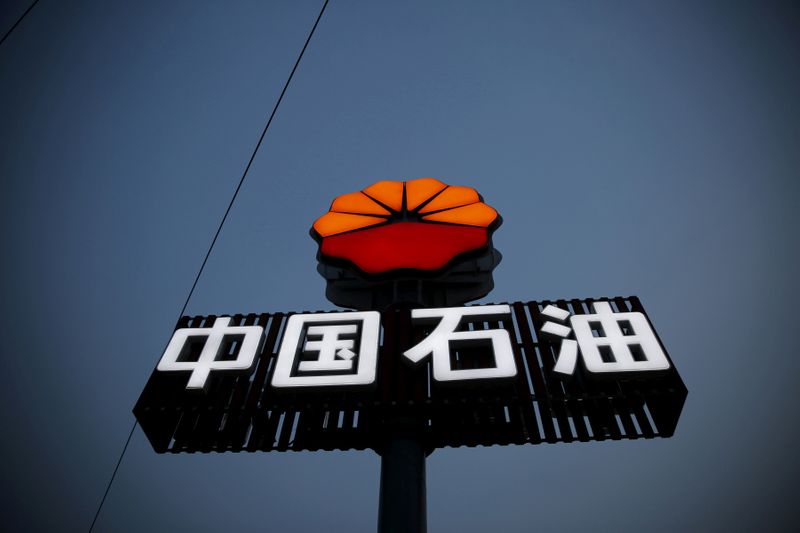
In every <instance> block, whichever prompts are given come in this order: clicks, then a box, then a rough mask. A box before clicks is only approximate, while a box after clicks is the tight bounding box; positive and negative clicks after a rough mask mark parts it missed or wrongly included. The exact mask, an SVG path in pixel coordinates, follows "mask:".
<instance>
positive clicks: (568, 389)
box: [134, 297, 686, 452]
mask: <svg viewBox="0 0 800 533" xmlns="http://www.w3.org/2000/svg"><path fill="white" fill-rule="evenodd" d="M236 328H239V329H236ZM562 328H563V329H562ZM601 328H602V329H601ZM615 328H618V329H615ZM261 331H263V333H261ZM247 332H252V333H250V335H251V337H250V338H249V339H248V338H245V337H244V335H245V334H246V333H247ZM255 339H257V342H256V340H255ZM573 343H574V349H573V348H572V347H571V346H573ZM256 345H257V346H258V348H257V349H256V350H255V352H253V351H251V350H252V347H253V346H256ZM603 346H607V348H603ZM176 353H177V354H178V356H175V355H174V354H176ZM209 354H216V356H215V361H216V359H222V360H225V359H227V360H229V362H232V361H237V362H236V365H237V366H238V368H231V367H228V368H224V367H222V366H220V364H218V363H216V362H215V361H212V360H211V356H210V355H209ZM175 362H177V363H180V365H181V366H173V365H174V363H175ZM219 363H222V361H220V362H219ZM200 376H205V382H203V383H202V384H201V383H200V380H199V377H200ZM192 385H195V387H194V388H193V387H192ZM200 385H202V387H200ZM201 390H202V391H203V392H201ZM685 398H686V388H685V386H684V385H683V382H682V381H681V379H680V376H679V375H678V373H677V371H676V370H675V368H674V366H673V365H672V363H671V361H670V360H669V357H668V355H667V351H666V349H665V348H664V346H663V344H662V343H661V341H660V340H659V339H658V337H657V335H656V333H655V329H654V328H653V325H652V324H651V322H650V320H649V319H648V318H647V314H646V312H645V310H644V308H643V307H642V304H641V302H639V300H638V299H637V298H635V297H631V298H602V299H596V300H556V301H544V302H515V303H509V304H495V305H475V306H466V307H455V308H426V309H394V310H384V311H382V312H380V313H378V312H376V311H367V312H346V311H344V312H329V313H309V314H304V313H300V314H291V313H274V314H266V313H265V314H250V315H232V316H230V317H219V316H197V317H183V318H182V319H181V320H180V322H179V323H178V325H177V328H176V330H175V334H174V336H173V340H172V342H170V347H169V348H168V350H167V352H165V354H164V356H163V357H162V360H161V362H159V364H158V365H157V367H156V368H155V369H154V371H153V373H152V375H151V377H150V379H149V380H148V383H147V385H146V386H145V389H144V391H143V392H142V395H141V397H140V399H139V401H138V402H137V405H136V407H135V409H134V412H135V413H136V417H137V419H138V420H139V422H140V424H141V427H142V429H143V430H144V431H145V434H146V435H147V436H148V438H149V439H150V442H151V443H152V445H153V447H154V448H155V449H156V450H157V451H159V452H166V451H170V452H191V451H237V450H250V451H255V450H265V451H266V450H315V449H363V448H372V447H376V446H378V445H379V443H380V439H381V438H382V435H383V434H384V433H383V431H384V424H385V423H386V420H388V418H390V417H392V416H395V415H396V414H402V415H404V416H412V415H413V416H414V417H420V418H421V419H422V420H424V421H425V422H426V426H425V430H424V432H423V435H422V438H423V440H424V442H425V443H426V447H427V449H434V448H438V447H442V446H465V445H475V444H484V445H490V444H512V443H516V444H524V443H530V444H537V443H540V442H571V441H573V440H582V441H586V440H604V439H620V438H625V439H637V438H649V437H654V436H661V437H666V436H670V435H671V434H672V433H673V431H674V429H675V426H676V424H677V421H678V417H679V415H680V412H681V409H682V406H683V403H684V400H685Z"/></svg>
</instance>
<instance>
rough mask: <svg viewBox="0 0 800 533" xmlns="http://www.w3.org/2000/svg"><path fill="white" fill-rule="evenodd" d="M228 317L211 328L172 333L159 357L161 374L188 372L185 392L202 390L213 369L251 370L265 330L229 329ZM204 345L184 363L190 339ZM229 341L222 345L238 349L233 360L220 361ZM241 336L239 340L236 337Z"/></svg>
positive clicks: (188, 329) (178, 330) (221, 318)
mask: <svg viewBox="0 0 800 533" xmlns="http://www.w3.org/2000/svg"><path fill="white" fill-rule="evenodd" d="M230 323H231V318H230V317H228V316H223V317H219V318H217V319H216V320H215V321H214V325H213V326H212V327H210V328H181V329H177V330H175V333H174V334H173V335H172V339H171V340H170V341H169V344H168V345H167V349H166V350H165V351H164V355H163V356H161V361H159V362H158V366H157V367H156V368H157V369H158V370H159V371H161V372H175V371H178V372H187V371H191V373H192V375H191V376H190V377H189V382H188V383H187V385H186V388H187V389H203V388H204V387H205V385H206V380H207V379H208V375H209V373H210V372H211V371H212V370H220V371H240V372H246V371H249V370H250V369H251V368H252V367H253V361H254V360H255V357H256V354H257V353H258V350H259V348H260V347H261V337H262V333H263V332H264V328H262V327H261V326H230ZM203 337H205V344H204V345H203V349H202V351H201V352H200V356H199V357H198V358H197V361H185V360H181V359H183V358H182V357H181V355H182V354H183V353H184V350H185V349H186V348H187V342H189V341H190V339H202V338H203ZM225 337H228V340H230V341H232V342H231V343H230V344H228V345H225V347H227V346H233V345H234V344H233V341H237V342H238V344H239V346H238V350H237V351H236V352H235V354H234V355H235V358H234V359H230V360H220V356H221V355H223V354H222V353H221V352H222V350H223V347H224V346H223V341H224V340H226V339H225ZM239 337H240V338H239Z"/></svg>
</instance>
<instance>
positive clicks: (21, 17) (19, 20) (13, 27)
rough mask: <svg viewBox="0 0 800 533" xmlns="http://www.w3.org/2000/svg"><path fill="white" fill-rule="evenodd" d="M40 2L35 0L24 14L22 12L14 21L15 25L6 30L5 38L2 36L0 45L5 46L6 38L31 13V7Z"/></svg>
mask: <svg viewBox="0 0 800 533" xmlns="http://www.w3.org/2000/svg"><path fill="white" fill-rule="evenodd" d="M38 3H39V0H33V3H32V4H31V5H30V6H28V9H26V10H25V13H23V14H22V15H21V16H20V17H19V18H18V19H17V21H16V22H15V23H14V25H13V26H11V28H9V30H8V31H7V32H6V34H5V35H3V38H2V39H0V46H3V43H4V42H6V39H8V36H9V35H11V32H13V31H14V30H15V29H16V28H17V26H19V23H20V22H22V19H24V18H25V16H26V15H27V14H28V13H30V12H31V9H33V6H35V5H36V4H38Z"/></svg>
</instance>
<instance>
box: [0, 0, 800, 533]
mask: <svg viewBox="0 0 800 533" xmlns="http://www.w3.org/2000/svg"><path fill="white" fill-rule="evenodd" d="M322 3H323V2H322V0H314V1H305V0H303V1H294V2H293V1H269V2H267V1H261V2H259V1H255V0H252V1H241V2H210V1H202V2H200V1H194V2H190V1H183V2H179V1H175V2H171V1H159V2H156V1H141V2H123V1H120V0H111V1H102V2H101V1H97V0H94V1H73V2H58V1H54V0H41V1H40V2H39V3H38V4H37V5H36V6H35V7H34V8H33V9H32V10H31V11H30V13H29V14H28V15H27V16H26V17H25V18H24V20H22V22H21V23H20V24H19V26H17V28H16V29H15V30H14V31H13V33H11V35H10V36H9V37H8V39H6V41H5V42H3V43H2V45H0V139H2V144H1V145H0V177H2V180H0V187H2V189H0V217H2V218H1V219H0V220H1V221H2V222H1V224H2V225H1V226H0V227H2V231H1V232H0V246H2V248H1V249H2V260H1V261H0V265H2V276H0V283H1V284H2V290H1V292H0V294H1V295H2V298H0V302H2V303H1V304H0V318H1V319H2V328H0V332H1V333H2V336H3V337H2V343H0V365H1V366H0V380H2V386H0V420H1V421H2V428H3V429H2V438H1V439H0V450H1V451H2V459H3V460H2V466H0V473H1V474H0V493H1V494H2V495H3V497H2V500H0V501H2V503H0V517H2V521H3V526H2V529H3V530H6V531H86V530H88V528H89V526H90V524H91V522H92V519H93V517H94V515H95V512H96V510H97V508H98V505H99V503H100V500H101V498H102V496H103V492H104V491H105V488H106V485H107V483H108V481H109V478H110V476H111V473H112V471H113V469H114V466H115V464H116V462H117V459H118V457H119V454H120V452H121V451H122V447H123V445H124V444H125V439H126V438H127V436H128V433H129V431H130V428H131V425H132V424H133V421H134V418H133V414H132V412H131V409H132V408H133V405H134V403H135V402H136V399H137V398H138V396H139V393H140V392H141V390H142V388H143V387H144V385H145V383H146V381H147V379H148V377H149V375H150V373H151V372H152V370H153V368H154V366H155V364H156V363H157V361H158V359H159V357H160V356H161V353H162V351H163V349H164V346H165V344H166V342H167V341H168V340H169V338H170V336H171V334H172V330H173V327H174V325H175V321H176V319H177V318H178V314H179V312H180V310H181V307H182V305H183V302H184V300H185V299H186V297H187V295H188V293H189V290H190V288H191V285H192V282H193V280H194V277H195V275H196V274H197V271H198V269H199V268H200V265H201V263H202V260H203V257H204V256H205V253H206V251H207V249H208V246H209V244H210V242H211V239H212V237H213V235H214V232H215V231H216V228H217V226H218V224H219V222H220V219H221V218H222V215H223V213H224V212H225V209H226V207H227V205H228V202H229V201H230V198H231V195H232V194H233V192H234V190H235V188H236V185H237V183H238V180H239V178H240V177H241V175H242V172H243V170H244V168H245V166H246V164H247V161H248V159H249V158H250V155H251V154H252V152H253V149H254V147H255V144H256V142H257V141H258V137H259V135H260V134H261V131H262V129H263V127H264V125H265V123H266V120H267V118H268V116H269V113H270V112H271V111H272V109H273V106H274V105H275V102H276V100H277V98H278V95H279V94H280V92H281V89H282V88H283V86H284V83H285V82H286V79H287V77H288V76H289V73H290V71H291V69H292V66H293V65H294V62H295V60H296V59H297V56H298V54H299V52H300V49H301V48H302V46H303V43H304V42H305V40H306V38H307V36H308V33H309V31H310V29H311V27H312V25H313V23H314V21H315V19H316V17H317V15H318V14H319V11H320V8H321V7H322ZM29 5H30V0H4V1H3V2H2V6H1V7H0V36H1V35H4V34H5V33H6V31H7V30H8V29H9V28H11V26H12V25H13V24H14V23H15V22H16V21H17V19H18V18H19V17H20V15H21V14H22V13H23V12H24V11H25V10H26V9H27V7H28V6H29ZM798 95H800V10H798V7H797V4H796V3H792V2H732V1H719V2H710V1H697V2H651V1H627V2H612V1H609V2H539V1H536V2H522V1H519V2H507V1H498V2H477V1H461V2H456V1H452V2H444V1H441V2H424V1H407V2H385V1H377V2H367V1H350V0H331V1H330V3H329V5H328V6H327V9H326V11H325V13H324V15H323V17H322V19H321V21H320V23H319V26H318V28H317V30H316V33H315V35H314V37H313V39H312V40H311V42H310V44H309V47H308V49H307V50H306V53H305V56H304V57H303V59H302V61H301V63H300V65H299V68H298V70H297V72H296V74H295V76H294V78H293V80H292V83H291V85H290V86H289V88H288V90H287V92H286V95H285V97H284V99H283V102H282V104H281V106H280V108H279V109H278V112H277V114H276V116H275V119H274V121H273V123H272V125H271V127H270V129H269V131H268V133H267V136H266V138H265V140H264V143H263V145H262V146H261V148H260V150H259V151H258V153H257V156H256V158H255V161H254V163H253V166H252V168H251V169H250V171H249V173H248V176H247V179H246V181H245V183H244V186H243V188H242V190H241V192H240V194H239V196H238V198H237V200H236V203H235V204H234V206H233V209H232V211H231V214H230V216H229V218H228V220H227V222H226V224H225V226H224V228H223V230H222V233H221V234H220V237H219V240H218V242H217V244H216V246H215V247H214V250H213V253H212V255H211V257H210V259H209V262H208V264H207V266H206V268H205V271H204V272H203V275H202V277H201V278H200V281H199V284H198V286H197V289H196V290H195V293H194V295H193V297H192V299H191V301H190V302H189V306H188V309H187V313H188V314H203V315H206V314H218V315H220V314H234V313H248V312H275V311H292V310H293V311H303V310H318V309H326V310H328V309H333V308H334V307H333V305H332V304H330V303H329V302H327V300H326V299H325V295H324V289H325V284H324V280H323V279H322V278H321V277H320V276H319V275H318V274H317V272H316V270H315V268H316V260H315V254H316V243H315V242H314V241H313V240H312V239H311V238H310V237H309V235H308V231H309V228H310V226H311V224H312V223H313V221H314V220H315V219H316V218H317V217H318V216H320V215H322V214H323V213H324V212H325V211H326V210H327V209H328V207H329V205H330V201H331V200H332V199H333V198H334V197H335V196H337V195H339V194H343V193H346V192H351V191H356V190H360V189H362V188H364V187H366V186H368V185H370V184H371V183H373V182H375V181H378V180H381V179H390V180H407V179H414V178H419V177H426V176H430V177H435V178H438V179H440V180H442V181H444V182H446V183H450V184H456V185H468V186H472V187H475V188H476V189H477V190H478V191H480V192H481V194H482V195H483V197H484V198H485V200H486V202H487V203H489V204H490V205H492V206H493V207H495V208H496V209H497V210H498V211H499V212H500V213H501V215H502V217H503V221H504V222H503V225H502V227H500V229H499V230H498V231H497V232H496V233H495V235H494V244H495V246H496V247H497V249H499V250H500V251H501V252H502V254H503V261H502V263H501V264H500V266H499V267H498V268H497V270H496V271H495V275H494V279H495V289H494V291H493V292H492V293H491V294H490V295H489V296H488V297H487V298H485V299H483V300H481V301H482V302H509V301H520V300H522V301H528V300H543V299H557V298H589V297H603V296H629V295H636V296H638V297H639V298H641V300H642V303H643V304H644V306H645V308H646V309H647V311H648V314H649V316H650V318H651V320H652V321H653V324H654V325H655V328H656V329H657V331H658V333H659V335H660V337H661V339H662V340H663V342H664V345H665V346H666V348H667V350H668V351H669V354H670V356H671V358H672V361H673V362H674V364H675V366H676V368H677V369H678V371H679V372H680V374H681V376H682V377H683V379H684V381H685V383H686V386H687V388H688V389H689V395H688V398H687V401H686V404H685V406H684V410H683V415H682V417H681V419H680V421H679V423H678V427H677V430H676V432H675V435H674V436H673V437H672V438H668V439H654V440H644V439H642V440H634V441H606V442H590V443H574V444H561V443H560V444H543V445H537V446H532V445H526V446H509V447H499V446H494V447H477V448H457V449H451V448H446V449H440V450H437V451H435V452H434V453H433V454H432V455H431V456H430V457H429V458H428V461H427V476H428V500H427V502H428V529H429V531H431V532H450V531H458V532H485V531H498V532H500V531H502V532H523V531H541V532H562V531H563V532H573V531H576V532H577V531H601V532H606V531H608V532H617V531H648V532H674V531H720V532H723V531H724V532H729V531H790V530H794V529H795V528H796V526H792V524H793V523H795V522H797V521H798V520H799V519H800V511H798V506H797V501H796V500H797V488H796V487H797V483H798V478H799V476H800V461H799V460H798V453H797V450H796V446H797V443H798V436H800V435H799V434H798V433H799V432H798V422H800V416H798V414H797V409H798V406H800V402H799V401H798V393H797V390H798V385H797V383H798V379H799V378H800V357H798V348H797V346H798V341H797V340H796V338H795V335H796V334H797V332H798V327H797V320H798V319H797V317H796V315H795V314H794V313H795V312H796V308H797V303H796V302H797V301H798V299H799V298H800V290H798V289H799V286H798V283H797V272H798V271H800V264H798V263H799V261H798V255H799V254H798V228H800V216H798V212H800V201H798V194H800V179H798V178H799V176H798V171H799V169H800V98H799V97H798ZM379 473H380V458H379V457H378V455H376V454H375V453H374V452H372V451H363V452H358V451H350V452H313V453H312V452H300V453H278V452H273V453H250V454H248V453H240V454H233V453H223V454H191V455H189V454H164V455H159V454H156V453H155V452H154V451H153V449H152V447H151V446H150V444H149V442H148V441H147V439H146V437H145V436H144V434H143V433H142V432H141V430H140V429H138V428H137V429H136V431H135V433H134V434H133V438H132V440H131V443H130V446H129V448H128V450H127V453H126V454H125V457H124V460H123V461H122V464H121V466H120V469H119V472H118V475H117V477H116V479H115V481H114V484H113V486H112V488H111V491H110V492H109V495H108V499H107V500H106V502H105V505H104V507H103V509H102V512H101V513H100V515H99V518H98V521H97V525H96V527H95V531H103V532H106V531H108V532H138V531H156V532H160V531H164V532H169V531H189V530H192V531H239V530H257V531H280V532H286V533H288V532H316V531H373V530H375V527H376V524H377V504H378V482H379Z"/></svg>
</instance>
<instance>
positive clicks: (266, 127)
mask: <svg viewBox="0 0 800 533" xmlns="http://www.w3.org/2000/svg"><path fill="white" fill-rule="evenodd" d="M38 1H39V0H36V1H35V2H34V5H35V4H36V2H38ZM328 2H329V0H325V3H323V4H322V8H321V9H320V11H319V15H317V20H315V21H314V26H312V27H311V31H310V32H309V33H308V37H306V42H305V43H304V44H303V48H302V49H301V50H300V54H299V55H298V56H297V60H296V61H295V62H294V67H292V71H291V72H290V73H289V77H288V78H287V79H286V83H284V85H283V90H281V94H280V96H278V100H277V101H276V102H275V106H274V107H273V108H272V113H270V115H269V118H268V119H267V123H266V124H265V125H264V129H263V130H262V131H261V136H260V137H259V138H258V142H257V143H256V146H255V148H254V149H253V153H252V154H251V155H250V159H249V160H248V161H247V166H245V168H244V172H242V177H241V178H239V184H238V185H237V186H236V190H235V191H234V192H233V196H231V200H230V202H228V207H227V209H225V214H224V215H223V216H222V220H220V222H219V226H218V227H217V231H216V232H215V233H214V238H213V239H211V244H210V245H209V247H208V251H207V252H206V255H205V257H204V258H203V262H202V264H201V265H200V269H199V270H198V271H197V275H196V276H195V278H194V282H193V283H192V288H191V289H190V290H189V294H188V295H187V296H186V300H185V301H184V302H183V307H182V308H181V312H180V313H179V314H178V319H180V317H182V316H183V314H184V313H185V312H186V308H187V306H188V305H189V301H190V300H191V299H192V295H193V294H194V290H195V288H196V287H197V282H198V281H200V276H201V275H202V274H203V270H204V269H205V267H206V263H207V262H208V258H209V257H210V256H211V251H212V250H213V249H214V245H215V244H216V243H217V238H218V237H219V234H220V232H221V231H222V227H223V226H224V225H225V221H226V220H227V219H228V214H230V212H231V208H232V207H233V204H234V202H235V201H236V197H237V196H238V195H239V191H240V190H241V188H242V185H243V184H244V180H245V178H247V174H248V172H249V171H250V167H251V166H252V165H253V161H254V160H255V158H256V154H257V153H258V150H259V148H261V144H262V143H263V142H264V137H266V135H267V131H268V130H269V127H270V125H271V124H272V119H273V118H275V113H276V112H277V111H278V107H279V106H280V105H281V102H282V101H283V96H284V95H285V94H286V90H287V89H288V88H289V84H290V83H291V81H292V78H293V77H294V73H295V72H296V71H297V67H298V66H299V65H300V60H302V59H303V54H305V52H306V48H308V43H310V42H311V37H313V36H314V31H316V29H317V26H318V25H319V21H320V20H321V19H322V15H323V13H325V8H326V7H327V6H328ZM32 7H33V5H32V6H31V7H30V8H28V11H30V10H31V8H32ZM28 11H26V12H25V14H27V12H28ZM25 14H23V15H22V17H24V16H25ZM22 17H21V18H20V20H22ZM17 24H19V21H17ZM14 27H16V24H15V25H14ZM11 29H12V30H13V29H14V28H11ZM10 32H11V30H9V33H10ZM7 36H8V34H6V37H7ZM3 39H4V40H5V37H3ZM0 44H2V41H0ZM137 425H138V422H137V421H136V420H134V422H133V425H132V426H131V431H130V433H129V434H128V439H127V440H126V441H125V446H123V448H122V452H121V453H120V455H119V459H118V460H117V464H116V466H115V467H114V471H113V472H112V474H111V479H109V480H108V485H107V486H106V490H105V492H104V493H103V498H102V499H101V500H100V505H98V506H97V512H96V513H95V514H94V519H92V525H91V526H89V533H91V532H92V530H93V529H94V526H95V524H96V523H97V518H98V517H99V516H100V511H101V510H102V509H103V504H105V501H106V498H107V497H108V493H109V491H110V490H111V485H113V483H114V479H115V478H116V477H117V472H118V471H119V467H120V465H121V464H122V459H123V458H124V457H125V452H127V451H128V445H129V444H130V442H131V437H133V432H134V431H135V430H136V426H137Z"/></svg>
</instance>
